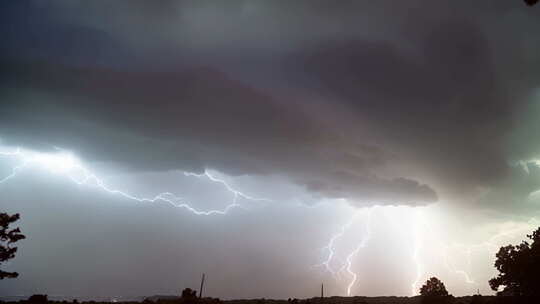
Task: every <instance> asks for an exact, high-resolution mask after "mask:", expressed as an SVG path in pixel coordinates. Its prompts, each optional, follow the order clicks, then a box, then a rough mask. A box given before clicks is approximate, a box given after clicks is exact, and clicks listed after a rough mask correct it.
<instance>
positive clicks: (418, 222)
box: [411, 209, 423, 296]
mask: <svg viewBox="0 0 540 304" xmlns="http://www.w3.org/2000/svg"><path fill="white" fill-rule="evenodd" d="M414 223H415V225H414V231H413V233H414V248H413V254H412V260H413V263H414V265H415V271H416V277H415V279H414V281H413V282H412V284H411V295H412V296H416V295H418V291H417V286H418V283H420V280H421V278H422V268H423V267H422V264H421V262H420V259H419V257H418V256H419V254H420V247H421V246H420V245H421V240H420V239H421V237H420V229H419V227H420V226H421V225H422V224H423V217H422V213H421V211H420V209H417V210H416V213H415V221H414Z"/></svg>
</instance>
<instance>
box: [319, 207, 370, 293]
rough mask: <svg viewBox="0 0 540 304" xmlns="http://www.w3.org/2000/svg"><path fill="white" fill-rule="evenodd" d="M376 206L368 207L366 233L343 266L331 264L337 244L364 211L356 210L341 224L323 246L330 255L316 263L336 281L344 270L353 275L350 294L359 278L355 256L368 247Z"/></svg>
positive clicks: (349, 288)
mask: <svg viewBox="0 0 540 304" xmlns="http://www.w3.org/2000/svg"><path fill="white" fill-rule="evenodd" d="M374 208H375V207H371V208H366V211H367V220H366V226H365V229H364V233H365V235H364V237H363V238H362V240H361V241H360V243H359V244H358V245H357V246H356V247H355V248H354V249H353V250H352V251H351V252H350V253H349V254H348V255H347V256H346V258H345V261H344V262H343V263H342V264H341V266H340V267H339V268H338V269H337V270H335V269H334V268H333V267H332V265H331V264H332V262H333V261H334V260H335V259H336V248H335V244H336V242H337V241H338V240H339V239H340V238H342V237H343V236H344V235H345V234H346V233H347V231H349V230H350V229H351V226H352V225H353V224H355V222H356V221H357V218H358V216H359V215H360V214H362V213H363V212H362V211H357V212H355V213H354V215H353V217H352V218H351V220H350V221H348V222H347V223H345V224H344V225H343V226H341V228H340V229H339V231H338V232H336V233H335V234H333V235H332V236H331V237H330V239H329V241H328V244H327V245H326V246H325V247H323V248H322V249H323V250H327V251H328V255H327V256H326V259H325V260H324V261H323V262H322V263H320V264H317V265H315V267H324V268H325V270H326V271H327V272H329V273H331V274H332V276H333V277H334V279H335V280H336V281H338V280H339V279H340V278H341V274H342V273H344V272H345V273H347V274H348V275H349V276H350V277H351V280H350V281H349V283H348V284H347V288H346V290H347V295H348V296H349V295H350V294H351V289H352V287H353V286H354V284H355V283H356V280H357V278H358V275H357V274H356V273H355V272H354V271H353V270H352V263H353V258H354V257H355V256H356V255H357V254H358V252H359V251H360V250H361V249H362V248H365V247H366V245H367V243H368V241H369V240H370V238H371V214H372V212H373V209H374Z"/></svg>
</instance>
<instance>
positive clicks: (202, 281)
mask: <svg viewBox="0 0 540 304" xmlns="http://www.w3.org/2000/svg"><path fill="white" fill-rule="evenodd" d="M203 287H204V273H203V274H202V279H201V289H200V290H199V299H200V298H202V292H203Z"/></svg>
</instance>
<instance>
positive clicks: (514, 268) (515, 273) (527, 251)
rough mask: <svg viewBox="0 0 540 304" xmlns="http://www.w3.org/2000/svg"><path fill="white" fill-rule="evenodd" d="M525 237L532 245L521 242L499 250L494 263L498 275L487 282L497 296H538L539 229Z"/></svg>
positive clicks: (539, 293)
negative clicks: (496, 292)
mask: <svg viewBox="0 0 540 304" xmlns="http://www.w3.org/2000/svg"><path fill="white" fill-rule="evenodd" d="M527 237H528V238H529V239H530V240H532V243H529V242H527V241H523V242H522V243H521V244H519V245H517V246H513V245H508V246H503V247H501V249H499V252H498V253H497V255H496V257H497V259H496V261H495V268H497V270H498V271H499V275H498V276H497V277H495V278H493V279H491V280H489V285H490V287H491V289H493V290H495V291H499V293H498V294H504V295H514V296H540V289H539V288H538V274H539V273H540V228H538V229H537V230H536V231H534V232H533V233H532V234H530V235H527ZM500 288H503V290H500Z"/></svg>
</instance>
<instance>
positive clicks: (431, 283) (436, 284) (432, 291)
mask: <svg viewBox="0 0 540 304" xmlns="http://www.w3.org/2000/svg"><path fill="white" fill-rule="evenodd" d="M420 295H421V296H422V303H426V304H428V303H448V302H450V298H451V296H450V295H449V294H448V291H447V290H446V287H445V286H444V283H443V282H441V280H439V279H437V278H436V277H432V278H430V279H429V280H427V281H426V283H425V284H424V285H423V286H422V287H421V288H420Z"/></svg>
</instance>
